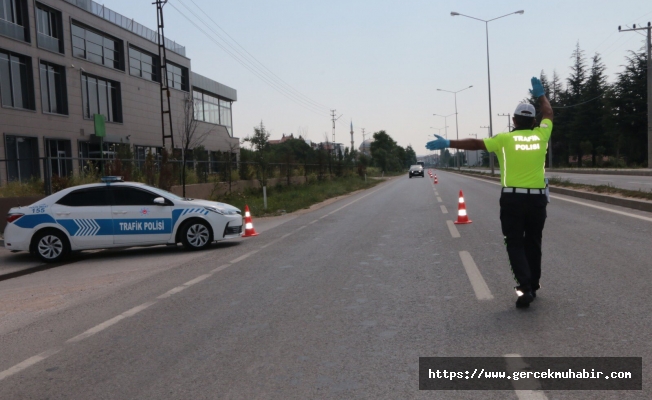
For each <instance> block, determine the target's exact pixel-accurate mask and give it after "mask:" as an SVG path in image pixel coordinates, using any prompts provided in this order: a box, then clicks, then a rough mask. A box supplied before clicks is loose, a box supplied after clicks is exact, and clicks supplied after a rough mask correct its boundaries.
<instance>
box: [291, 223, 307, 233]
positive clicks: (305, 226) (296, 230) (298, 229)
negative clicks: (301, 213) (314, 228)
mask: <svg viewBox="0 0 652 400" xmlns="http://www.w3.org/2000/svg"><path fill="white" fill-rule="evenodd" d="M307 227H308V225H304V226H301V227H299V228H297V229H295V230H294V231H295V232H299V231H300V230H301V229H305V228H307Z"/></svg>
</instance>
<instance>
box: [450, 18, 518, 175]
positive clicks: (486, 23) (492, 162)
mask: <svg viewBox="0 0 652 400" xmlns="http://www.w3.org/2000/svg"><path fill="white" fill-rule="evenodd" d="M524 12H525V11H524V10H519V11H514V12H511V13H509V14H505V15H501V16H500V17H496V18H492V19H486V20H485V19H480V18H475V17H471V16H469V15H464V14H460V13H458V12H455V11H452V12H451V16H453V17H455V16H458V15H459V16H461V17H467V18H471V19H474V20H476V21H482V22H484V24H485V32H486V33H487V81H488V82H489V137H492V136H493V133H492V131H493V124H492V120H491V73H490V72H489V22H491V21H495V20H497V19H500V18H503V17H507V16H508V15H512V14H523V13H524ZM489 164H490V165H491V174H492V175H493V173H494V157H493V155H492V154H491V153H489Z"/></svg>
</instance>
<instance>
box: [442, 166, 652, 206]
mask: <svg viewBox="0 0 652 400" xmlns="http://www.w3.org/2000/svg"><path fill="white" fill-rule="evenodd" d="M447 172H454V173H456V174H460V175H472V176H474V177H477V178H481V179H486V180H488V181H500V178H494V177H491V176H483V175H475V174H469V173H459V172H457V171H447ZM550 192H551V193H558V194H563V195H565V196H571V197H579V198H581V199H585V200H593V201H598V202H600V203H607V204H611V205H614V206H620V207H626V208H632V209H634V210H641V211H647V212H652V202H650V201H641V200H632V199H626V198H623V197H615V196H607V195H604V194H598V193H590V192H582V191H579V190H572V189H566V188H560V187H556V186H550Z"/></svg>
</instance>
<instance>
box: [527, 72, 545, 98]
mask: <svg viewBox="0 0 652 400" xmlns="http://www.w3.org/2000/svg"><path fill="white" fill-rule="evenodd" d="M530 94H531V95H532V96H534V98H535V99H538V98H539V97H541V96H543V95H544V94H546V92H545V90H543V85H542V84H541V81H540V80H539V78H536V77H533V78H532V89H530Z"/></svg>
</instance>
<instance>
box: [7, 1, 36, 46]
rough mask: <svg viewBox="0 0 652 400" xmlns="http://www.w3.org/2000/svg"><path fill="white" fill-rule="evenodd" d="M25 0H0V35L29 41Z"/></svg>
mask: <svg viewBox="0 0 652 400" xmlns="http://www.w3.org/2000/svg"><path fill="white" fill-rule="evenodd" d="M27 15H28V14H27V4H26V1H25V0H0V35H5V36H9V37H11V38H14V39H18V40H22V41H25V42H29V24H28V22H27V20H28V18H27Z"/></svg>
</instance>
